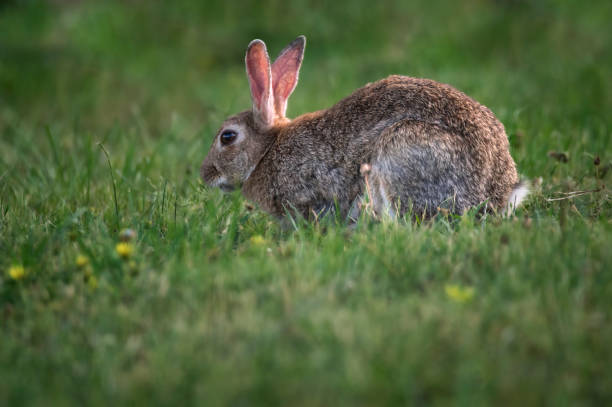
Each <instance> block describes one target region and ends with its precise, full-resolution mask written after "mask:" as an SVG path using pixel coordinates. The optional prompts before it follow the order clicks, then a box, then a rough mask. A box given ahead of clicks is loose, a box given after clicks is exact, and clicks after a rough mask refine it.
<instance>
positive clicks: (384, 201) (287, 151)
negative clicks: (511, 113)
mask: <svg viewBox="0 0 612 407" xmlns="http://www.w3.org/2000/svg"><path fill="white" fill-rule="evenodd" d="M296 41H297V40H296ZM296 41H294V43H292V44H295V43H296ZM258 44H259V43H258ZM262 44H263V43H262ZM301 46H302V50H303V43H302V44H301ZM290 47H291V45H290ZM288 48H289V47H288ZM283 52H284V53H285V52H286V50H284V51H283ZM266 55H267V54H266ZM248 58H249V54H248V53H247V60H248ZM275 64H276V63H275ZM297 69H299V65H298V67H297ZM272 70H274V69H272ZM295 75H296V78H297V72H296V73H295ZM296 80H297V79H296ZM287 97H288V95H287ZM275 103H276V102H275ZM254 105H257V101H254ZM260 105H261V104H260ZM277 113H278V112H277ZM283 113H284V112H283ZM271 116H274V117H275V119H274V121H272V122H270V121H269V122H268V123H266V122H265V120H262V119H261V113H260V112H259V111H258V110H257V109H254V110H250V111H246V112H242V113H239V114H238V115H236V116H232V117H230V118H229V119H227V120H226V122H225V123H224V125H223V126H222V128H221V130H220V131H219V134H220V133H222V132H223V131H225V130H227V129H228V128H239V129H240V131H241V133H244V134H242V135H241V136H242V138H241V139H240V141H239V142H237V143H236V144H232V145H229V146H226V147H223V146H221V145H220V144H219V142H218V137H217V138H215V143H214V144H213V146H212V147H211V151H210V152H209V154H208V156H207V157H206V159H205V160H204V163H203V164H202V169H201V175H202V178H203V179H204V181H205V182H206V183H208V184H209V185H213V186H221V187H224V188H230V187H236V186H242V191H243V193H244V195H245V196H246V197H247V198H248V199H250V200H252V201H254V202H256V203H258V204H259V205H260V206H261V207H262V209H264V210H265V211H267V212H270V213H272V214H274V215H277V216H283V215H284V214H285V213H286V211H297V212H298V213H300V214H302V215H304V216H307V217H308V216H310V215H311V214H312V213H313V212H316V213H318V212H320V211H325V210H328V209H332V208H335V207H337V208H339V210H340V211H341V212H342V213H343V214H347V213H348V211H349V209H350V208H351V206H352V205H353V204H354V202H356V201H357V200H359V199H360V197H361V196H363V194H364V179H363V177H362V175H361V174H360V167H361V165H362V164H364V163H368V164H370V165H371V168H372V169H371V172H370V175H369V176H370V180H371V185H370V187H371V190H372V195H373V196H372V199H373V204H374V209H375V211H376V212H377V213H383V212H385V211H387V212H388V211H396V210H398V211H399V212H400V213H403V212H405V211H406V210H408V209H412V210H413V211H414V213H416V214H421V213H425V214H431V213H433V212H435V210H436V209H437V208H438V207H439V206H446V207H447V208H448V209H450V210H452V211H453V212H456V213H462V212H463V211H465V210H466V209H467V208H469V207H471V206H474V205H478V204H480V203H482V202H484V201H487V200H488V201H489V206H490V207H493V208H495V209H498V210H502V209H503V208H504V206H505V205H506V203H507V200H508V198H509V196H510V194H511V192H512V190H513V188H514V187H515V186H516V185H517V184H518V175H517V172H516V168H515V164H514V161H513V160H512V157H511V156H510V153H509V150H508V140H507V137H506V133H505V131H504V127H503V125H502V124H501V123H500V122H499V121H498V120H497V119H496V118H495V116H494V115H493V113H492V112H491V111H490V110H489V109H487V108H486V107H484V106H482V105H480V104H479V103H478V102H476V101H475V100H473V99H471V98H470V97H468V96H466V95H465V94H463V93H462V92H460V91H458V90H456V89H455V88H453V87H451V86H449V85H444V84H440V83H437V82H435V81H432V80H427V79H417V78H410V77H406V76H396V75H394V76H390V77H388V78H386V79H383V80H380V81H378V82H375V83H371V84H368V85H366V86H365V87H363V88H361V89H358V90H356V91H355V92H354V93H353V94H352V95H350V96H348V97H347V98H345V99H343V100H341V101H340V102H338V103H337V104H336V105H334V106H332V107H331V108H329V109H326V110H320V111H318V112H314V113H307V114H304V115H302V116H299V117H297V118H295V119H294V120H288V119H286V118H285V117H284V114H282V115H281V114H276V115H275V114H272V115H271ZM220 180H222V181H223V182H221V181H220Z"/></svg>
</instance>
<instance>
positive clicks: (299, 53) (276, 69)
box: [272, 35, 306, 117]
mask: <svg viewBox="0 0 612 407" xmlns="http://www.w3.org/2000/svg"><path fill="white" fill-rule="evenodd" d="M305 46H306V37H304V36H303V35H300V36H299V37H297V38H296V39H295V40H293V42H292V43H291V44H289V45H288V46H287V47H286V48H285V49H284V50H282V51H281V53H280V55H279V56H278V58H276V61H274V64H272V92H273V94H274V110H275V111H276V115H277V116H279V117H285V112H286V110H287V99H289V96H290V95H291V93H292V92H293V90H294V89H295V86H296V85H297V82H298V76H299V74H300V66H301V65H302V59H303V58H304V47H305Z"/></svg>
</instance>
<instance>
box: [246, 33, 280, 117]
mask: <svg viewBox="0 0 612 407" xmlns="http://www.w3.org/2000/svg"><path fill="white" fill-rule="evenodd" d="M245 63H246V71H247V76H248V77H249V85H250V87H251V97H252V99H253V111H254V113H255V114H256V115H257V116H259V119H261V121H262V122H263V124H264V125H266V126H271V125H272V123H273V122H274V97H273V95H272V72H271V68H270V58H269V57H268V51H267V50H266V44H264V42H263V41H261V40H253V41H251V43H250V44H249V47H248V48H247V52H246V58H245Z"/></svg>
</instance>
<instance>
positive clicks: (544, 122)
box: [0, 0, 612, 406]
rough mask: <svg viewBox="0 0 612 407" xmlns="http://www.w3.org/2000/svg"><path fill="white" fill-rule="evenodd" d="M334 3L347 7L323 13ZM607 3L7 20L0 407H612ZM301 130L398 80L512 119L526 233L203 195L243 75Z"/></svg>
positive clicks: (70, 12) (16, 8) (484, 221)
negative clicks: (206, 164) (259, 79)
mask: <svg viewBox="0 0 612 407" xmlns="http://www.w3.org/2000/svg"><path fill="white" fill-rule="evenodd" d="M328 3H329V4H328ZM611 19H612V3H611V2H609V1H606V0H602V1H592V2H589V3H588V7H587V6H586V5H585V4H582V3H580V2H573V1H569V0H568V1H562V0H541V1H527V0H516V1H511V0H497V1H493V0H488V1H487V0H467V1H461V2H455V1H450V0H449V1H447V2H444V1H411V2H407V1H399V0H398V1H390V2H372V1H366V0H354V1H352V2H350V3H345V4H342V3H341V2H335V3H332V2H323V1H306V0H303V1H293V2H280V1H275V0H270V1H261V0H260V1H246V2H241V3H237V2H236V3H234V2H231V1H195V0H194V1H183V0H181V1H175V2H158V1H149V2H135V1H104V2H103V1H93V0H92V1H59V0H55V1H45V2H43V1H34V0H32V1H27V0H22V1H19V0H13V1H4V2H0V405H6V406H18V405H109V404H116V405H134V404H142V405H185V404H188V405H218V404H231V405H308V406H312V405H395V404H410V405H447V404H459V405H470V406H471V405H492V404H495V405H498V404H502V405H543V404H545V405H572V406H573V405H606V404H610V403H612V370H611V366H612V346H610V344H611V343H612V266H611V264H612V195H611V191H610V184H611V181H612V115H611V112H612V53H611V52H610V49H612V28H611V27H612V26H611V25H610V20H611ZM299 34H305V35H306V36H307V38H308V44H307V47H306V54H305V59H304V64H303V67H302V72H301V75H300V83H299V84H298V87H297V89H296V91H295V92H294V94H293V96H292V98H291V100H290V102H289V109H288V116H289V117H294V116H297V115H299V114H302V113H305V112H309V111H313V110H317V109H321V108H325V107H328V106H331V105H332V104H334V103H335V102H336V101H338V100H339V99H340V98H342V97H344V96H346V95H348V94H349V93H350V92H352V91H353V90H354V89H356V88H358V87H360V86H362V85H364V84H365V83H368V82H372V81H375V80H377V79H380V78H383V77H385V76H387V75H390V74H405V75H410V76H417V77H427V78H431V79H435V80H438V81H440V82H444V83H449V84H452V85H453V86H455V87H457V88H458V89H460V90H462V91H464V92H466V93H467V94H468V95H470V96H472V97H474V98H475V99H476V100H478V101H480V102H481V103H483V104H485V105H486V106H488V107H490V108H491V109H492V110H493V112H494V113H495V114H496V115H497V116H498V118H499V119H500V120H501V121H502V122H503V123H504V125H505V126H506V130H507V133H508V137H509V140H510V146H511V153H512V155H513V157H514V159H515V161H516V163H517V166H518V169H519V172H520V174H521V176H522V177H523V178H525V179H529V180H530V181H531V182H532V184H533V192H532V195H531V196H530V198H529V199H528V201H527V202H526V204H525V205H524V207H522V208H520V209H519V210H518V211H517V212H516V214H515V216H513V217H511V218H508V219H502V218H500V217H495V216H487V217H485V218H479V217H477V216H475V214H474V213H468V214H466V215H464V216H461V217H445V216H442V215H440V216H438V217H437V218H436V219H433V220H431V221H426V222H413V221H412V220H411V219H403V220H402V219H400V220H398V221H397V222H388V221H385V222H378V221H376V220H375V219H372V218H371V217H368V216H363V217H362V218H360V219H359V221H358V222H357V224H355V225H350V226H349V225H347V224H346V222H345V221H344V220H343V219H340V218H334V217H333V216H329V217H326V218H324V219H321V220H320V221H319V222H317V223H307V222H305V221H303V220H300V219H295V220H294V221H293V222H287V223H284V224H281V223H279V222H278V221H277V220H276V219H274V218H272V217H270V216H268V215H266V214H265V213H263V212H262V211H260V210H259V209H258V208H256V207H255V208H253V207H252V206H251V205H250V204H248V202H246V201H245V200H244V199H243V198H242V197H241V195H240V193H239V192H235V193H232V194H229V195H228V194H223V193H222V192H221V191H219V190H216V189H210V188H207V187H205V186H204V185H203V184H202V182H201V181H200V180H199V176H198V169H199V165H200V163H201V161H202V159H203V158H204V156H205V155H206V152H207V150H208V147H209V146H210V143H211V141H212V138H213V136H214V134H215V132H216V130H217V128H218V127H219V125H220V124H221V122H222V121H223V119H224V118H225V117H226V116H228V115H230V114H233V113H236V112H238V111H240V110H244V109H246V108H248V107H249V106H250V103H251V102H250V95H249V90H248V84H247V80H246V76H245V72H244V65H243V64H244V52H245V49H246V46H247V44H248V43H249V41H251V40H252V39H253V38H261V39H263V40H265V41H266V43H267V44H268V47H269V50H270V52H271V54H272V56H275V55H277V53H278V52H279V51H280V50H281V49H282V48H283V47H284V46H285V45H286V44H287V43H288V42H290V41H291V40H292V39H294V38H295V37H296V36H297V35H299Z"/></svg>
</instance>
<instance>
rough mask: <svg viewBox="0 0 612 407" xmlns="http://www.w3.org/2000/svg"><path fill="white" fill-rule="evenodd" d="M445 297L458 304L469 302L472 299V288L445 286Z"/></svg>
mask: <svg viewBox="0 0 612 407" xmlns="http://www.w3.org/2000/svg"><path fill="white" fill-rule="evenodd" d="M444 291H445V292H446V296H447V297H448V298H450V299H451V300H453V301H455V302H458V303H465V302H469V301H471V300H472V298H474V287H461V286H460V285H457V284H447V285H446V286H445V287H444Z"/></svg>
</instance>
